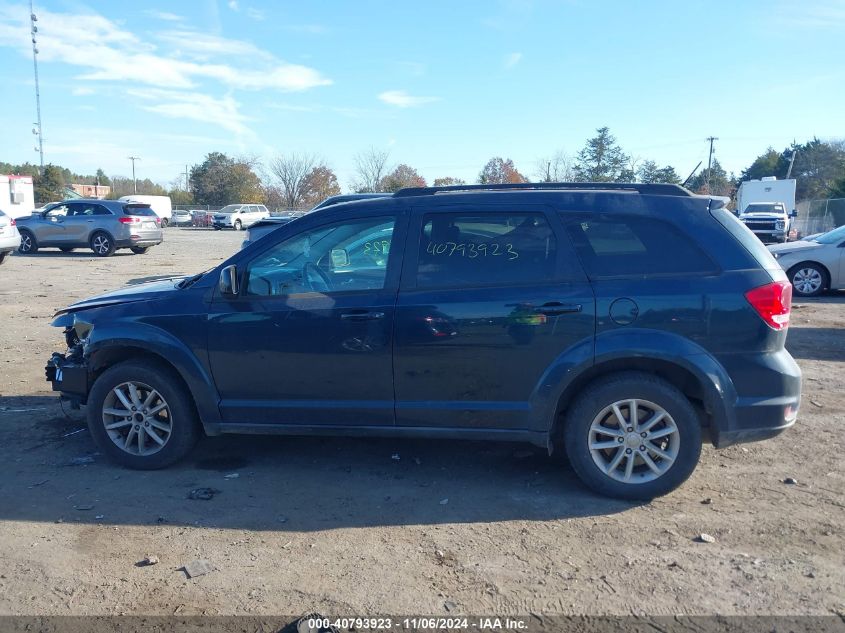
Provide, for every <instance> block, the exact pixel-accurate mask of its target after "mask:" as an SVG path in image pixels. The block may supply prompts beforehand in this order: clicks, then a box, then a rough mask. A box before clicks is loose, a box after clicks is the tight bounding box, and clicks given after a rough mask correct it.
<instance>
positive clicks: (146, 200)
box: [120, 194, 173, 228]
mask: <svg viewBox="0 0 845 633" xmlns="http://www.w3.org/2000/svg"><path fill="white" fill-rule="evenodd" d="M120 201H121V202H140V203H141V204H148V205H150V206H151V207H152V209H153V211H154V212H155V214H156V215H157V216H158V217H160V218H161V228H165V227H166V226H167V225H168V224H170V218H171V217H172V216H173V204H172V203H171V202H170V196H142V195H140V194H132V195H131V196H123V197H122V198H120Z"/></svg>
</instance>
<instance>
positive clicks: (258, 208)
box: [212, 204, 270, 231]
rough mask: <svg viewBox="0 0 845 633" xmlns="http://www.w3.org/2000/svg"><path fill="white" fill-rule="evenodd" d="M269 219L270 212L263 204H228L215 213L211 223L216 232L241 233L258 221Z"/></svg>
mask: <svg viewBox="0 0 845 633" xmlns="http://www.w3.org/2000/svg"><path fill="white" fill-rule="evenodd" d="M269 217H270V212H269V211H268V210H267V207H265V206H264V205H263V204H230V205H227V206H225V207H223V208H222V209H220V210H219V211H215V212H214V215H213V216H212V218H213V219H212V222H213V226H214V228H215V229H216V230H218V231H219V230H220V229H235V230H236V231H242V230H243V229H245V228H247V227H248V226H252V225H253V224H255V223H256V222H258V221H259V220H263V219H265V218H269Z"/></svg>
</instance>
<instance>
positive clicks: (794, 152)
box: [786, 149, 798, 180]
mask: <svg viewBox="0 0 845 633" xmlns="http://www.w3.org/2000/svg"><path fill="white" fill-rule="evenodd" d="M797 153H798V150H797V149H795V150H792V158H790V159H789V169H787V170H786V179H787V180H789V177H790V176H791V175H792V165H794V164H795V155H796V154H797Z"/></svg>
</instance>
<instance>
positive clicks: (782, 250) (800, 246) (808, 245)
mask: <svg viewBox="0 0 845 633" xmlns="http://www.w3.org/2000/svg"><path fill="white" fill-rule="evenodd" d="M822 246H824V245H823V244H819V243H818V242H807V241H804V240H799V241H797V242H786V243H785V244H771V245H770V246H768V249H769V252H770V253H773V254H774V253H776V254H778V255H786V254H787V253H794V252H795V251H804V250H810V249H814V248H821V247H822Z"/></svg>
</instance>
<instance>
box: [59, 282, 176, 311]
mask: <svg viewBox="0 0 845 633" xmlns="http://www.w3.org/2000/svg"><path fill="white" fill-rule="evenodd" d="M182 279H185V277H168V278H166V279H157V280H155V281H148V282H146V283H142V284H133V285H131V286H125V287H123V288H121V289H119V290H112V291H111V292H106V293H104V294H101V295H96V296H94V297H88V298H87V299H83V300H82V301H77V302H76V303H73V304H71V305H69V306H67V307H66V308H62V309H61V310H59V311H58V312H56V316H58V315H61V314H66V313H68V312H77V311H79V310H86V309H88V308H99V307H101V306H107V305H116V304H118V303H131V302H134V301H149V300H151V299H158V298H160V297H162V296H163V295H166V294H169V293H171V292H176V291H178V288H177V287H176V284H178V283H179V282H180V281H182Z"/></svg>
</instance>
